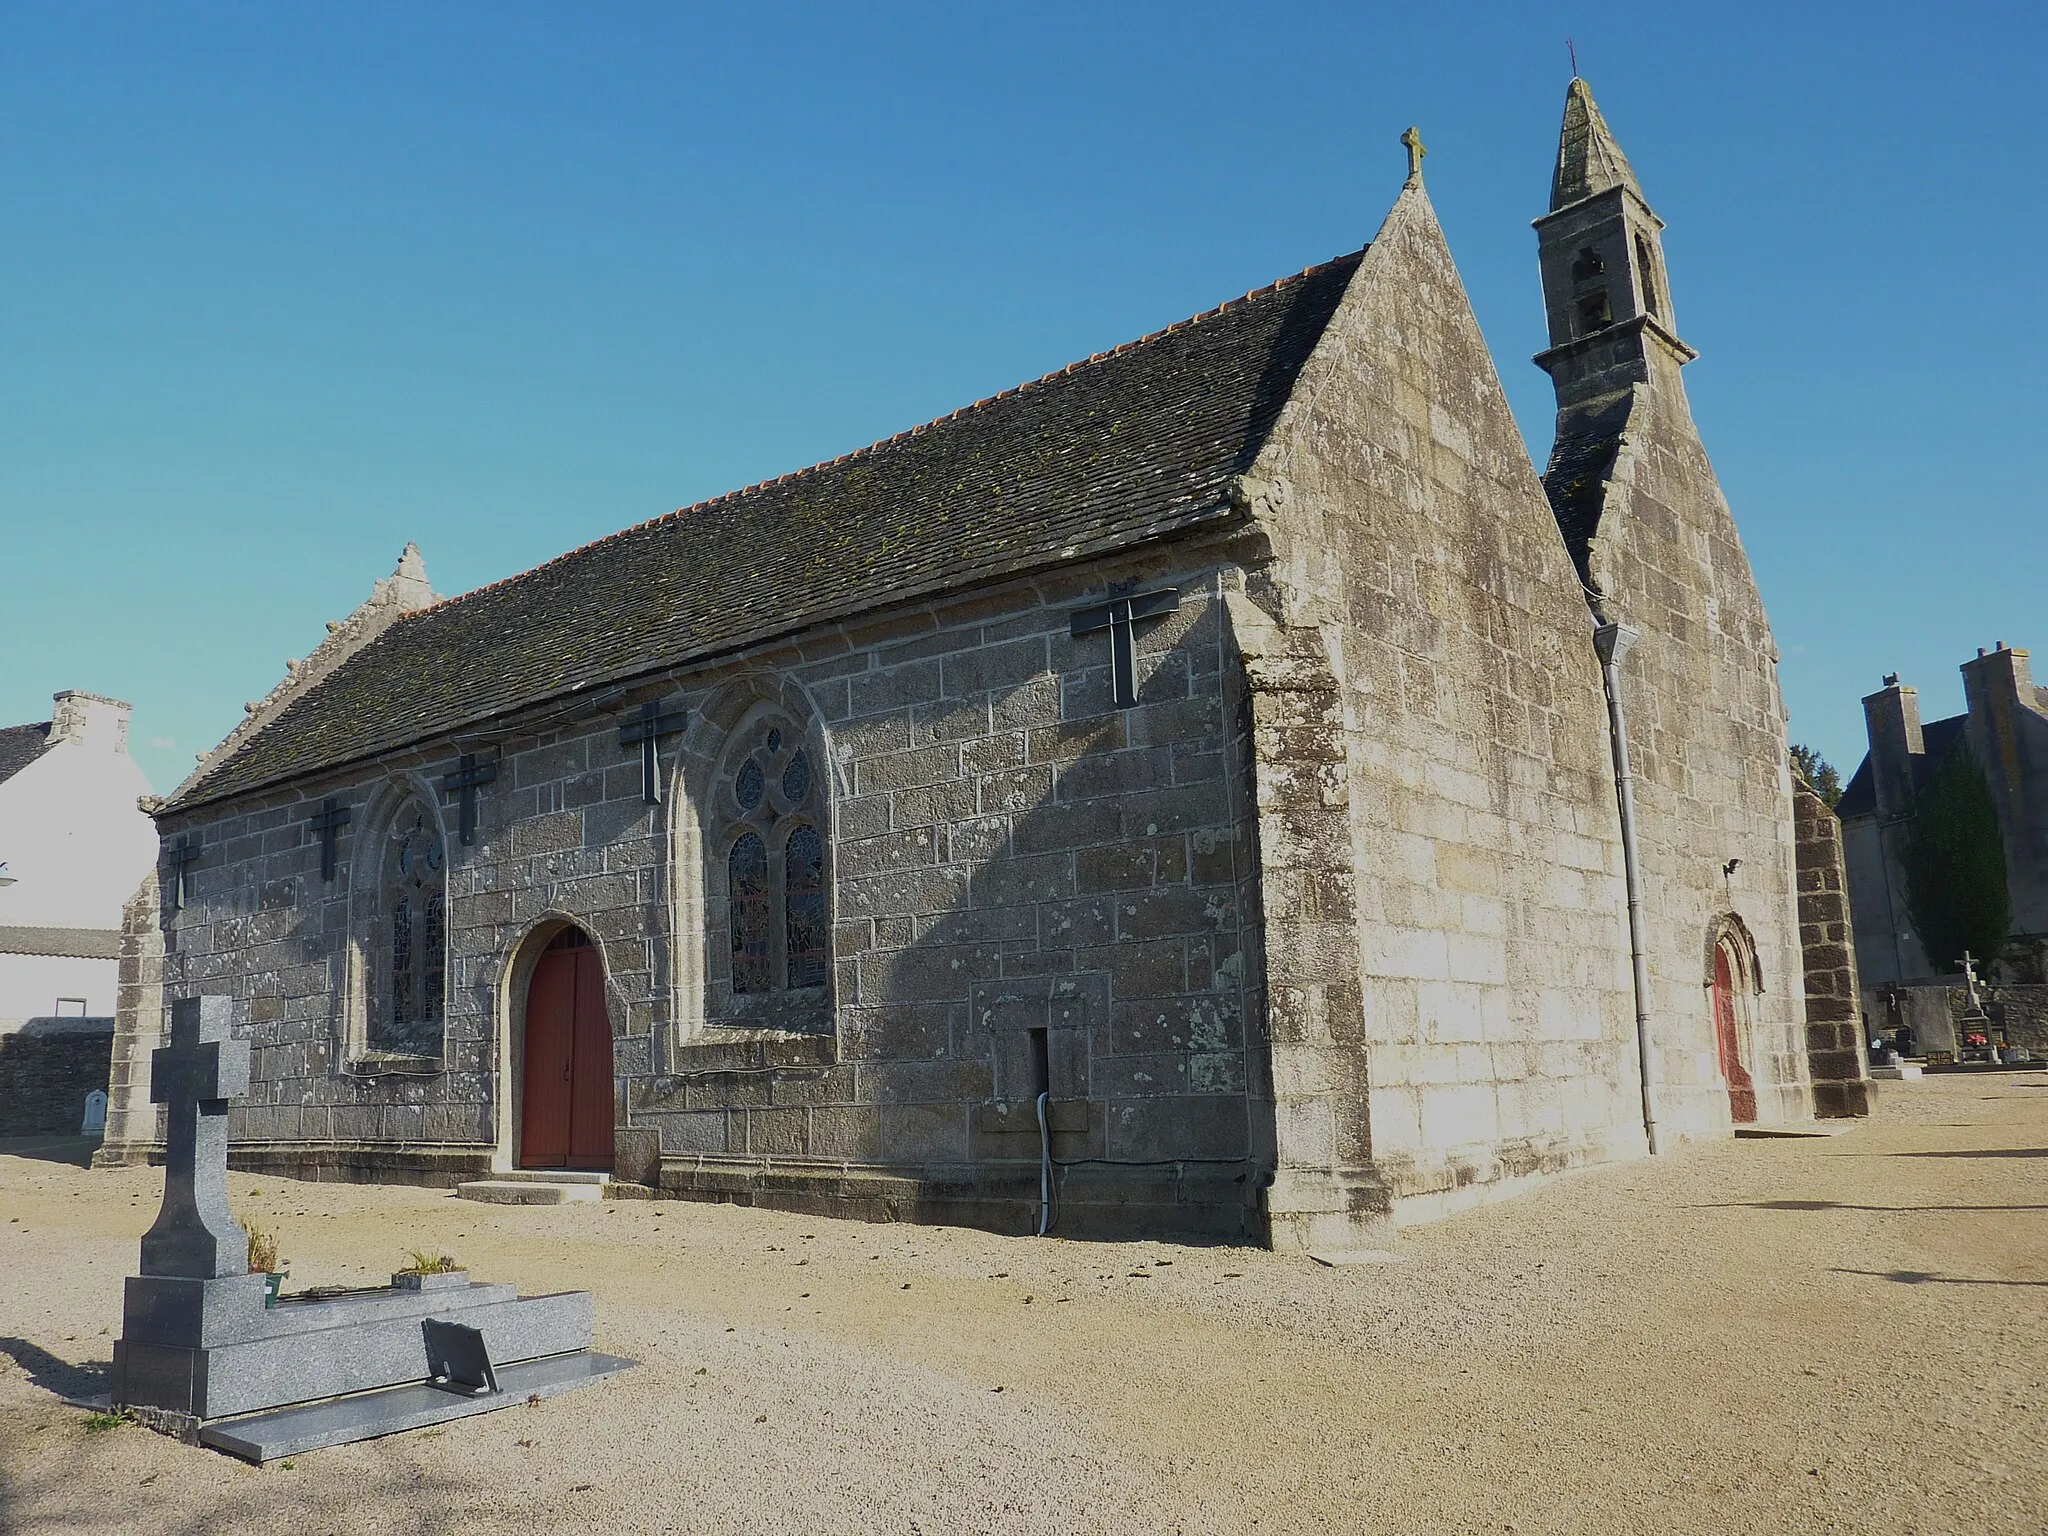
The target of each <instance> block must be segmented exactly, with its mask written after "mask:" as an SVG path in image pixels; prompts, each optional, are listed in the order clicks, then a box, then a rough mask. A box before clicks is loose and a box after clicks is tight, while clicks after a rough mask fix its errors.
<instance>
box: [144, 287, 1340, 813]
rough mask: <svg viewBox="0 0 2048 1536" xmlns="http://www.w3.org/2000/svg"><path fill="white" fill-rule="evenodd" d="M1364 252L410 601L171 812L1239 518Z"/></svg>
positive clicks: (190, 788)
mask: <svg viewBox="0 0 2048 1536" xmlns="http://www.w3.org/2000/svg"><path fill="white" fill-rule="evenodd" d="M1362 255H1363V252H1354V253H1353V254H1351V255H1348V256H1342V257H1339V258H1337V259H1336V260H1334V261H1331V262H1327V263H1325V264H1324V265H1322V266H1319V267H1311V268H1309V269H1308V270H1307V271H1305V272H1303V273H1301V274H1299V275H1298V276H1295V277H1291V278H1286V279H1283V280H1282V281H1281V282H1278V283H1275V284H1274V285H1273V286H1271V287H1270V288H1263V289H1260V290H1258V291H1257V292H1254V293H1251V294H1247V295H1246V296H1245V297H1244V298H1242V299H1238V300H1235V301H1233V302H1231V303H1229V304H1225V305H1222V306H1221V307H1219V308H1217V309H1214V310H1211V311H1209V312H1208V313H1207V314H1203V315H1198V316H1196V317H1195V318H1194V319H1192V320H1184V321H1181V322H1180V323H1179V324H1177V325H1173V326H1170V327H1168V328H1167V329H1166V330H1164V331H1160V332H1157V333H1155V334H1153V335H1151V336H1147V337H1145V338H1143V339H1142V340H1140V341H1135V342H1130V343H1127V344H1126V345H1124V346H1121V347H1118V348H1117V349H1116V350H1114V351H1112V352H1103V353H1097V354H1096V355H1095V356H1094V357H1091V358H1089V359H1087V360H1086V361H1085V362H1080V363H1075V364H1073V365H1072V366H1070V367H1068V368H1065V369H1063V370H1061V371H1060V372H1058V373H1055V374H1050V375H1048V376H1047V377H1045V378H1043V379H1040V380H1037V381H1036V382H1034V383H1030V384H1025V385H1023V386H1021V387H1019V388H1017V389H1013V390H1009V391H1007V392H1005V393H1003V394H1000V395H997V396H994V397H993V398H991V399H988V400H983V401H981V402H980V403H979V404H976V405H972V406H968V407H965V408H964V409H962V410H959V411H955V412H954V413H953V414H952V415H950V416H947V417H943V418H942V419H940V420H938V421H935V422H932V423H930V424H929V425H927V426H923V427H918V428H915V429H913V430H912V431H909V432H905V433H902V434H900V435H898V436H896V437H892V438H889V439H888V440H886V441H884V442H880V443H877V444H875V445H874V446H872V447H869V448H863V449H861V450H860V451H858V452H856V453H850V454H847V455H845V456H843V457H841V458H838V459H834V460H832V461H831V462H830V463H826V464H819V465H816V466H814V467H812V468H810V469H806V470H800V471H798V472H796V473H794V474H789V475H784V476H782V477H781V478H780V479H776V480H770V481H767V482H765V483H763V484H761V485H756V486H751V487H749V488H747V489H745V490H740V491H733V492H730V493H728V494H726V495H724V496H719V497H716V498H714V499H713V500H710V501H706V502H702V503H700V504H698V505H697V506H694V507H688V508H685V509H684V510H682V511H680V512H674V513H671V514H669V515H668V516H666V517H661V518H657V519H655V520H654V521H652V522H648V523H642V524H640V525H638V526H637V527H633V528H628V529H626V530H625V531H624V532H622V533H617V534H613V535H611V536H610V537H609V538H605V539H600V540H599V541H597V542H596V543H594V544H588V545H585V546H584V547H583V548H581V549H578V550H574V551H572V552H571V553H569V554H566V555H563V556H561V557H559V558H558V559H555V560H551V561H549V562H548V563H547V564H545V565H541V566H537V567H535V568H534V569H533V570H530V571H527V572H525V573H523V574H522V575H518V576H514V577H512V578H510V579H509V580H506V581H501V582H498V583H497V584H495V585H493V586H488V587H482V588H479V589H478V590H476V591H474V592H470V593H467V594H465V595H463V596H461V597H457V598H453V599H450V600H448V601H445V602H441V603H437V604H435V605H433V606H432V607H429V608H424V609H422V610H420V611H419V612H417V613H413V614H409V615H407V616H406V617H404V618H402V619H400V620H399V621H397V622H396V623H394V624H393V625H392V626H391V627H390V628H389V629H388V630H386V631H385V632H384V633H383V634H382V635H380V636H379V637H378V638H377V639H376V640H374V641H372V642H371V643H370V644H369V645H367V646H365V647H364V648H363V649H362V650H361V651H359V652H357V653H356V654H355V655H354V656H352V657H350V658H349V659H348V660H347V661H346V662H344V663H343V664H342V665H341V666H340V667H338V668H336V669H335V671H334V672H333V673H332V674H331V675H329V676H328V677H327V678H325V679H323V680H322V681H321V682H320V683H319V684H317V685H316V686H314V687H313V688H311V689H309V690H308V691H307V692H306V693H304V694H302V695H301V696H300V697H299V698H297V699H296V700H294V701H293V702H292V703H290V704H289V705H287V706H286V707H285V708H284V709H283V710H281V711H280V712H279V713H278V715H277V717H276V718H275V719H273V720H271V721H270V722H268V723H267V724H265V725H264V726H263V727H262V728H261V729H260V730H258V731H257V732H255V734H253V735H252V736H251V737H250V738H249V740H248V741H246V742H245V743H243V744H242V746H241V747H240V748H238V749H237V750H236V751H235V752H234V753H233V754H231V755H230V756H228V757H226V758H224V759H223V760H222V761H221V762H220V763H219V764H217V765H216V766H214V767H213V768H211V769H210V770H207V771H205V772H204V773H202V775H201V776H200V777H198V778H197V779H196V780H195V781H194V782H192V783H191V784H189V785H187V786H186V787H185V788H184V789H182V790H181V791H180V792H179V793H178V794H177V795H176V796H174V798H173V800H172V803H171V804H170V806H169V807H167V809H170V810H173V811H176V810H183V809H186V808H188V807H191V806H195V805H200V804H204V803H207V802H209V801H213V800H219V799H223V798H225V797H227V796H230V795H235V794H239V793H243V792H245V791H248V790H253V789H257V788H260V787H263V786H266V785H270V784H275V783H278V782H280V781H283V780H287V779H291V778H295V777H298V776H300V775H302V774H305V773H309V772H313V771H316V770H319V769H323V768H332V767H338V766H340V765H342V764H344V763H347V762H352V761H356V760H359V759H362V758H365V757H368V756H371V755H374V754H376V753H379V752H383V751H389V750H392V749H394V748H397V747H401V746H404V745H406V744H408V743H412V742H417V741H420V740H422V739H425V738H430V737H433V736H436V735H441V734H444V733H447V732H450V731H453V730H455V729H457V728H459V727H462V726H465V725H470V724H473V723H475V722H479V721H482V720H486V719H489V718H491V717H493V716H496V715H500V714H503V713H505V712H508V711H511V710H515V709H519V708H522V707H525V706H528V705H531V704H535V703H539V702H541V701H544V700H547V699H550V698H554V697H557V696H560V695H563V694H568V693H573V692H576V691H579V690H582V689H586V688H590V687H593V686H596V685H599V684H606V683H616V682H623V681H625V680H626V679H629V678H632V677H635V676H639V675H642V674H645V673H647V672H650V671H653V670H656V669H659V668H661V667H664V666H670V665H674V664H676V663H678V662H681V661H685V660H689V659H692V658H698V657H703V656H708V655H714V654H717V653H719V652H722V651H727V650H731V649H734V648H737V647H739V646H744V645H748V644H753V643H757V642H759V641H762V640H766V639H769V638H772V637H774V636H777V635H783V634H790V633H794V632H796V631H799V630H803V629H807V628H809V627H811V626H813V625H816V624H819V623H824V622H829V621H832V620H834V619H838V618H842V617H845V616H847V615H850V614H853V613H858V612H860V611H862V610H866V609H871V608H875V607H878V606H881V605H883V604H885V603H888V602H892V601H898V600H903V599H908V598H915V597H921V596H928V595H931V594H934V593H937V592H942V591H948V590H953V589H957V588H959V587H961V586H963V585H967V584H969V583H972V582H974V581H977V580H985V579H991V578H996V577H1000V576H1003V575H1008V574H1012V573H1015V572H1019V571H1023V570H1029V569H1032V568H1035V567H1039V566H1043V565H1045V564H1047V563H1049V562H1052V561H1056V560H1061V559H1067V558H1073V557H1076V556H1080V555H1086V554H1091V553H1100V552H1103V551H1106V550H1111V549H1116V548H1121V547H1124V546H1126V545H1129V544H1132V543H1135V542H1138V541H1139V540H1142V539H1145V538H1149V537H1153V536H1156V535H1158V534H1162V533H1166V532H1170V531H1173V530H1175V529H1178V528H1182V527H1186V526H1189V525H1191V524H1196V523H1201V522H1205V521H1208V520H1210V519H1213V518H1217V517H1219V516H1224V515H1230V512H1231V509H1230V507H1229V501H1228V496H1229V487H1230V482H1231V480H1232V478H1233V477H1234V476H1236V475H1238V474H1239V473H1241V472H1243V471H1244V470H1246V469H1247V468H1249V467H1250V465H1251V462H1252V460H1253V458H1254V457H1255V456H1256V455H1257V453H1258V451H1259V449H1260V447H1261V446H1262V445H1263V443H1264V442H1265V439H1266V435H1267V434H1268V432H1270V431H1271V430H1272V426H1273V423H1274V420H1275V419H1276V417H1277V416H1278V414H1279V411H1280V407H1281V406H1282V404H1283V403H1284V402H1285V401H1286V399H1287V396H1288V393H1289V392H1290V391H1291V390H1292V388H1293V386H1294V381H1295V378H1296V376H1297V375H1298V374H1299V373H1300V371H1301V367H1302V365H1303V364H1304V363H1305V362H1306V361H1307V360H1308V356H1309V353H1310V352H1311V351H1312V350H1313V348H1314V347H1315V344H1316V342H1317V340H1318V339H1319V338H1320V337H1321V335H1322V333H1323V330H1324V328H1325V327H1326V326H1327V325H1328V324H1329V321H1330V317H1331V315H1332V314H1333V313H1335V311H1336V308H1337V304H1338V301H1339V300H1340V299H1341V298H1342V296H1343V293H1344V289H1345V286H1346V284H1347V283H1348V282H1349V280H1350V278H1351V275H1352V273H1353V272H1354V271H1356V270H1357V267H1358V262H1359V258H1360V256H1362Z"/></svg>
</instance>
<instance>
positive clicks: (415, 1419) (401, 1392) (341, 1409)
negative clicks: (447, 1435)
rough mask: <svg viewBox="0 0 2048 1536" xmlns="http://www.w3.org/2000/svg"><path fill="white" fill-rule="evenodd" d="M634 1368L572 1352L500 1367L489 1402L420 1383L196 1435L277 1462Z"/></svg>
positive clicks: (230, 1422) (223, 1424)
mask: <svg viewBox="0 0 2048 1536" xmlns="http://www.w3.org/2000/svg"><path fill="white" fill-rule="evenodd" d="M633 1363H634V1362H633V1361H631V1360H622V1359H620V1358H619V1357H618V1356H617V1355H601V1354H597V1353H596V1352H594V1351H592V1350H588V1349H579V1350H576V1351H575V1352H574V1353H572V1354H566V1355H550V1356H548V1357H546V1358H545V1359H540V1360H526V1361H522V1362H520V1363H518V1364H516V1365H501V1366H499V1367H498V1368H497V1376H498V1390H497V1391H496V1392H493V1393H491V1394H490V1395H489V1396H487V1397H468V1396H461V1395H458V1394H456V1393H453V1392H448V1391H444V1390H443V1389H441V1388H439V1387H432V1386H425V1385H411V1384H409V1385H405V1386H397V1387H386V1388H384V1389H382V1390H381V1391H376V1392H366V1393H361V1394H359V1395H357V1396H354V1397H343V1398H335V1399H331V1400H329V1401H327V1402H322V1403H302V1404H300V1405H299V1406H297V1407H295V1408H276V1409H272V1410H271V1411H269V1412H267V1413H256V1414H251V1415H249V1416H248V1417H246V1418H239V1419H226V1420H223V1421H220V1422H218V1423H213V1424H208V1425H207V1426H206V1427H205V1428H203V1429H201V1430H200V1431H199V1439H200V1442H201V1443H202V1444H205V1445H210V1446H213V1447H215V1448H216V1449H218V1450H223V1451H226V1452H228V1453H229V1454H230V1455H232V1456H239V1457H241V1458H242V1459H243V1460H244V1461H254V1462H258V1463H261V1462H266V1461H275V1460H276V1459H277V1458H278V1457H280V1456H296V1455H299V1454H301V1453H302V1452H305V1451H315V1450H320V1449H322V1448H323V1447H325V1446H330V1445H349V1444H352V1443H354V1442H355V1441H358V1440H374V1439H376V1438H377V1437H378V1436H380V1435H395V1434H399V1433H401V1432H403V1431H405V1430H408V1429H421V1428H424V1427H425V1426H427V1425H430V1424H445V1423H447V1422H448V1421H449V1420H451V1419H460V1418H468V1417H469V1416H470V1415H472V1414H478V1413H492V1412H495V1411H496V1410H497V1409H500V1408H510V1407H513V1406H515V1405H517V1404H522V1403H530V1402H532V1401H533V1400H534V1399H535V1398H541V1397H553V1396H555V1395H556V1394H557V1393H559V1392H573V1391H574V1390H575V1389H576V1388H578V1387H587V1386H590V1385H592V1384H593V1383H596V1382H600V1381H604V1380H605V1379H607V1378H608V1377H612V1376H616V1375H618V1373H619V1372H621V1371H623V1370H626V1369H627V1368H628V1367H630V1366H631V1365H633Z"/></svg>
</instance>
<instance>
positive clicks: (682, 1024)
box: [669, 671, 846, 1044]
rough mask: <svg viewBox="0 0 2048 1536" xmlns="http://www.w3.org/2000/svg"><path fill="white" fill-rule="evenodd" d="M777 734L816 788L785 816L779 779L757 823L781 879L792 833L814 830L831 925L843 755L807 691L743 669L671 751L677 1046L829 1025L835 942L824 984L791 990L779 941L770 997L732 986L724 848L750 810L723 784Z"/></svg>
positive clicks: (785, 757)
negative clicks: (738, 1030)
mask: <svg viewBox="0 0 2048 1536" xmlns="http://www.w3.org/2000/svg"><path fill="white" fill-rule="evenodd" d="M771 731H780V732H781V733H783V734H784V736H785V741H784V742H783V744H782V745H781V747H780V748H779V749H778V752H777V754H776V761H777V762H779V763H780V764H782V765H783V766H785V767H786V766H788V765H789V764H791V763H793V762H794V760H795V757H796V755H797V753H798V752H799V751H801V752H802V754H803V756H804V759H805V762H806V764H807V765H808V768H809V771H810V774H811V775H812V778H813V781H814V787H813V790H812V793H811V794H810V795H809V796H807V797H806V801H805V803H804V805H803V806H802V807H801V809H799V810H797V811H795V812H793V813H790V814H786V815H784V814H781V813H780V808H781V806H782V801H783V797H782V796H781V795H780V794H779V788H780V786H775V787H774V788H771V789H770V791H769V792H768V794H767V795H766V796H764V804H766V805H767V806H768V809H770V810H775V811H777V812H778V815H777V817H776V819H775V821H774V822H773V823H771V824H768V825H764V826H760V827H757V828H756V830H757V831H758V832H759V834H760V835H761V837H762V840H763V844H764V850H765V852H766V855H767V857H768V860H769V864H770V867H771V869H770V872H771V878H772V879H773V880H775V881H777V882H779V881H781V880H782V879H783V877H784V875H785V874H786V873H787V868H788V866H787V863H786V860H787V856H788V848H787V839H788V838H789V836H790V835H791V834H792V830H793V829H794V828H795V827H796V826H797V825H799V824H802V825H809V826H812V827H813V828H814V830H815V832H816V834H817V837H818V841H819V845H820V850H821V863H822V875H821V880H822V885H823V892H824V919H823V923H824V931H825V932H826V933H827V934H828V935H829V932H830V924H831V888H832V877H831V848H832V844H833V831H834V823H833V818H834V816H835V814H836V811H837V807H838V804H839V802H840V799H841V797H842V796H843V795H844V794H845V793H846V786H845V782H844V781H845V769H844V765H843V764H842V763H840V762H839V761H837V759H836V756H835V754H834V752H833V750H832V747H833V743H832V741H831V738H830V734H829V733H828V732H827V731H826V729H825V725H824V719H823V715H822V713H821V712H820V711H819V710H818V708H817V707H816V704H815V701H814V700H813V699H812V698H811V696H810V694H809V692H808V691H807V690H805V689H804V688H803V687H802V686H801V685H799V684H798V683H796V682H795V681H794V680H792V679H790V678H787V677H783V676H780V675H778V674H775V673H771V672H764V671H754V672H748V673H744V674H742V675H740V676H738V677H735V678H732V679H730V680H729V681H727V682H726V683H724V684H722V685H721V686H720V687H718V688H717V689H716V690H715V691H714V692H712V693H711V695H710V696H709V697H707V698H706V699H705V700H704V702H703V704H702V705H701V706H699V708H698V709H697V710H696V711H695V712H694V713H693V715H692V717H691V720H690V724H689V727H688V728H687V729H686V730H685V732H684V734H683V738H682V741H681V743H680V745H679V747H678V749H677V751H676V754H675V769H674V776H673V778H672V780H671V783H670V785H669V789H670V795H669V803H670V805H671V806H672V807H673V814H672V816H671V836H672V844H671V859H672V862H673V880H672V885H671V888H672V890H673V891H674V893H675V897H674V901H675V911H674V929H673V931H674V933H675V935H676V943H675V946H674V969H675V977H674V987H675V991H674V1010H673V1017H674V1018H675V1020H676V1025H677V1034H678V1037H679V1038H678V1042H677V1043H679V1044H680V1043H685V1042H688V1041H690V1040H693V1039H697V1038H699V1037H701V1036H702V1034H703V1033H704V1031H705V1030H706V1029H709V1028H716V1027H721V1026H722V1027H743V1028H752V1029H773V1030H777V1031H782V1032H792V1033H805V1034H812V1033H824V1032H829V1031H830V1030H831V1029H832V1027H833V1018H834V1011H833V1007H832V992H833V988H832V977H831V958H830V952H829V945H828V948H827V952H826V955H825V959H824V965H823V970H824V974H823V976H822V979H821V981H820V984H819V985H817V986H814V987H795V988H792V987H790V986H789V985H788V984H787V983H788V980H789V972H788V969H787V952H786V948H779V949H778V950H777V951H776V954H775V956H774V958H773V960H772V963H771V970H772V972H773V978H772V979H773V986H772V987H771V989H770V991H771V992H772V993H773V994H774V995H773V996H772V997H769V996H768V995H766V994H761V993H756V994H752V995H745V994H741V995H736V994H735V992H734V990H733V985H732V983H733V975H732V955H731V909H730V898H731V894H732V893H731V887H730V884H729V881H730V875H731V871H730V867H729V862H728V861H729V858H730V855H731V853H732V851H733V850H732V848H731V847H729V846H728V845H729V844H731V843H733V842H735V841H736V839H737V837H738V836H739V835H740V831H741V829H740V827H739V822H740V821H741V820H742V819H743V811H742V808H741V807H740V806H739V805H738V804H737V802H736V801H735V800H734V798H733V796H732V794H731V788H732V786H731V785H730V784H729V783H728V780H729V779H730V778H731V777H732V776H733V775H734V773H735V772H736V770H737V768H738V766H739V765H740V763H741V761H742V759H744V758H745V757H747V756H749V755H750V754H753V753H755V752H757V751H758V750H760V749H762V748H764V747H765V738H766V737H767V735H768V733H769V732H771ZM756 738H761V739H760V740H757V739H756ZM786 919H787V911H786V908H785V907H783V906H781V905H777V906H776V907H775V908H774V917H773V922H774V924H775V925H777V926H776V934H777V939H776V942H777V943H778V944H782V943H783V942H784V940H785V938H786V927H787V924H786Z"/></svg>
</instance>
